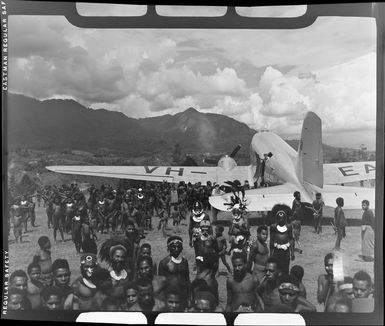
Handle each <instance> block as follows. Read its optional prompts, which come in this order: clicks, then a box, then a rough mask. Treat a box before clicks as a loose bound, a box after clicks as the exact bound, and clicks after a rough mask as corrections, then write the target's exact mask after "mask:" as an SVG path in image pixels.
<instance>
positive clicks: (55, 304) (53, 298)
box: [42, 285, 63, 310]
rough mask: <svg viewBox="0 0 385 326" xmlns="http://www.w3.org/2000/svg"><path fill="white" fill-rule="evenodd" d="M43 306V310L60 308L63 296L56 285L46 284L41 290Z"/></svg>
mask: <svg viewBox="0 0 385 326" xmlns="http://www.w3.org/2000/svg"><path fill="white" fill-rule="evenodd" d="M42 297H43V308H44V309H45V310H60V309H62V304H63V302H62V301H63V296H62V291H61V290H60V289H59V288H58V287H56V286H52V285H51V286H48V287H46V288H45V289H44V290H43V293H42Z"/></svg>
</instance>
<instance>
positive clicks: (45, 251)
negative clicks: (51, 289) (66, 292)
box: [33, 236, 53, 286]
mask: <svg viewBox="0 0 385 326" xmlns="http://www.w3.org/2000/svg"><path fill="white" fill-rule="evenodd" d="M37 242H38V244H39V247H40V248H39V250H38V251H37V253H36V255H35V256H34V257H33V262H34V263H38V264H39V265H40V268H41V282H42V283H43V285H44V286H49V285H52V282H53V277H52V258H51V250H50V249H51V241H50V240H49V238H48V237H47V236H41V237H40V238H39V240H38V241H37Z"/></svg>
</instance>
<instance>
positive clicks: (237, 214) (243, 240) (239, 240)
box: [228, 204, 250, 254]
mask: <svg viewBox="0 0 385 326" xmlns="http://www.w3.org/2000/svg"><path fill="white" fill-rule="evenodd" d="M231 214H232V216H233V220H232V221H231V226H230V228H229V233H228V234H229V236H230V241H229V242H230V245H231V247H230V249H229V251H228V254H230V253H231V251H232V250H234V252H246V245H247V240H248V239H249V237H250V227H249V225H248V223H247V220H246V219H245V218H244V217H243V214H242V210H241V209H240V206H239V204H235V205H234V206H233V208H232V210H231Z"/></svg>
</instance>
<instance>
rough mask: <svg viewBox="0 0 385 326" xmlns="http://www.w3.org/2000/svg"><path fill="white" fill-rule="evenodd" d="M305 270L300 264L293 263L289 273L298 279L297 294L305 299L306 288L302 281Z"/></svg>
mask: <svg viewBox="0 0 385 326" xmlns="http://www.w3.org/2000/svg"><path fill="white" fill-rule="evenodd" d="M304 273H305V271H304V269H303V267H302V266H299V265H294V266H293V267H292V268H291V269H290V274H291V275H293V276H295V278H296V279H297V280H298V281H299V296H300V297H302V298H305V299H306V288H305V286H304V285H303V283H302V279H303V275H304Z"/></svg>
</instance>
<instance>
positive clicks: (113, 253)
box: [109, 245, 129, 298]
mask: <svg viewBox="0 0 385 326" xmlns="http://www.w3.org/2000/svg"><path fill="white" fill-rule="evenodd" d="M110 258H111V260H110V268H109V271H110V276H111V280H112V287H113V289H114V293H113V295H114V296H115V297H118V298H123V297H124V287H125V285H126V283H127V282H128V281H129V274H128V272H127V269H126V266H127V259H128V257H127V250H126V248H125V247H124V246H122V245H116V246H112V247H111V248H110Z"/></svg>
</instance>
